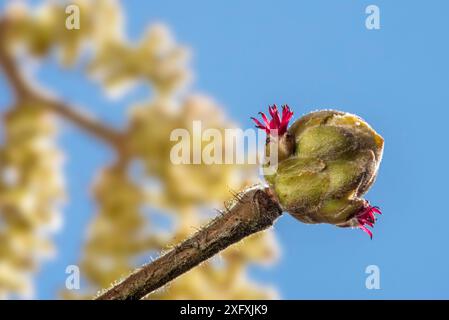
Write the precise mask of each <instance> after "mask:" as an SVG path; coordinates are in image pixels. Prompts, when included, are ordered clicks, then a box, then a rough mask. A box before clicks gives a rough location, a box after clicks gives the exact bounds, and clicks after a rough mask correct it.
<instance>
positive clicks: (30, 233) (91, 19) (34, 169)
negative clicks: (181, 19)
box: [0, 0, 278, 299]
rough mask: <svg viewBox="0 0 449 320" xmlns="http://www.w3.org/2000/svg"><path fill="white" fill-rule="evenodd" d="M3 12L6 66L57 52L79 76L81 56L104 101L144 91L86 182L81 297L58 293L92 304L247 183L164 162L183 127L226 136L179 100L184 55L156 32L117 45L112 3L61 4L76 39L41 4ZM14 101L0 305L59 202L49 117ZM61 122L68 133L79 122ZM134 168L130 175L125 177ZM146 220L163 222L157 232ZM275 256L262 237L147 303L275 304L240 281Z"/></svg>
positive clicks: (26, 286)
mask: <svg viewBox="0 0 449 320" xmlns="http://www.w3.org/2000/svg"><path fill="white" fill-rule="evenodd" d="M14 3H15V2H14ZM14 3H12V4H11V5H10V6H9V7H8V9H7V10H6V11H5V12H4V13H3V14H2V15H1V17H0V21H7V28H3V31H2V34H1V39H0V50H3V52H4V53H7V54H10V55H12V56H13V57H17V55H18V54H19V52H20V53H21V54H23V52H25V53H26V54H27V55H29V56H32V57H37V58H39V57H44V56H51V54H52V53H53V52H56V53H57V54H58V57H59V61H60V62H61V64H62V65H63V66H64V67H73V66H76V67H78V64H77V62H78V58H79V56H80V54H81V53H82V52H83V50H85V49H86V50H87V51H88V52H89V61H88V63H87V66H86V69H85V70H86V74H87V75H88V76H90V77H92V78H93V79H95V80H96V81H98V82H99V83H100V84H101V85H102V86H103V87H104V88H105V91H106V92H107V93H113V94H116V93H117V92H124V91H125V90H126V89H127V88H129V87H130V85H134V84H137V83H138V84H143V85H147V86H148V88H149V91H150V92H151V96H150V98H149V99H148V100H147V101H142V102H140V103H136V104H135V105H134V106H131V107H130V108H129V116H128V118H127V119H126V123H127V125H126V126H125V129H124V130H123V131H120V132H119V133H120V135H119V136H120V139H119V140H111V141H109V142H111V147H113V148H114V149H115V150H116V157H115V159H113V160H111V163H109V164H107V165H106V166H105V168H103V169H102V170H101V171H100V172H99V173H97V174H96V177H95V179H94V183H93V186H92V192H93V195H94V199H95V201H96V203H97V210H96V212H95V213H94V215H93V217H92V222H91V223H90V225H89V227H88V230H87V232H86V234H87V238H86V242H85V244H84V250H83V252H82V253H81V254H80V264H79V265H80V268H81V276H82V277H83V279H84V281H83V286H82V288H81V290H80V291H67V290H63V284H61V289H62V290H63V296H64V297H65V298H91V297H92V296H93V295H94V294H95V293H96V292H97V291H98V290H100V289H101V288H106V287H108V286H110V285H111V284H112V283H113V282H114V281H116V280H118V279H120V278H121V277H123V276H126V275H127V274H128V272H130V271H131V270H132V269H134V268H135V267H136V266H138V265H139V264H141V263H143V262H145V261H148V260H149V259H150V257H156V256H157V255H158V254H160V253H161V252H163V251H164V250H167V249H169V248H170V246H172V245H174V244H176V243H177V242H178V241H180V240H182V239H184V238H185V237H187V236H188V235H190V234H192V233H193V232H195V231H196V228H198V227H200V226H201V225H202V224H204V223H206V222H207V221H208V220H209V219H210V218H211V216H212V214H213V208H217V207H221V206H222V204H223V201H225V200H226V199H228V198H230V197H231V192H230V191H232V190H233V191H236V190H239V189H240V188H242V187H243V186H245V185H248V184H250V183H253V182H254V181H255V168H253V167H249V166H242V165H217V164H215V165H205V164H198V165H175V164H172V163H171V162H170V149H171V147H172V146H173V144H174V143H175V142H172V141H170V139H169V137H170V132H171V131H172V130H173V129H175V128H185V129H187V130H189V131H191V130H192V121H194V120H200V121H202V126H203V128H216V129H219V130H224V129H225V128H230V127H234V126H235V125H234V124H233V123H232V122H231V121H229V120H228V119H227V118H226V116H225V115H224V114H223V111H222V109H221V108H220V107H219V106H218V105H217V104H216V103H215V102H214V101H213V100H212V99H210V98H208V97H205V96H199V95H194V94H188V93H186V91H187V90H185V88H186V86H185V84H186V80H188V79H189V78H190V74H189V69H188V67H187V62H188V52H187V50H186V49H185V48H183V47H180V46H179V45H177V44H176V43H175V41H174V40H173V39H172V38H171V36H170V33H169V32H168V30H167V29H166V28H165V27H164V26H162V25H153V26H152V27H150V28H149V29H148V31H147V32H146V33H144V35H143V37H142V39H141V40H140V41H138V42H137V43H135V44H134V43H130V42H129V41H128V40H127V39H126V38H125V37H124V35H123V34H124V31H123V21H124V17H123V16H122V9H121V8H120V6H119V5H118V3H117V2H116V1H112V0H98V1H96V0H92V1H87V0H84V1H82V0H77V1H70V4H71V5H73V4H74V5H76V6H78V8H79V11H80V29H78V30H77V29H75V30H68V29H67V28H65V27H64V25H65V19H66V17H67V13H66V12H65V8H66V6H65V5H63V4H61V2H58V3H56V2H53V1H49V2H44V3H43V4H42V5H41V6H40V7H39V8H37V9H36V8H33V9H30V8H28V7H26V6H25V5H17V3H15V4H14ZM67 4H68V3H67ZM15 61H16V63H17V60H15ZM3 63H5V60H4V61H3ZM17 64H18V63H17ZM15 67H16V68H17V66H15ZM17 70H20V68H17ZM10 80H11V79H10ZM12 84H13V86H14V83H12ZM16 89H17V88H16ZM181 89H184V90H181ZM22 91H23V90H22ZM22 91H20V90H18V91H17V92H19V93H20V94H22V96H21V95H19V96H18V97H17V102H16V103H15V104H14V105H12V106H11V108H10V110H9V111H8V112H7V114H5V115H3V123H4V142H3V144H2V146H1V149H0V170H1V178H2V179H1V180H0V243H1V245H0V295H1V297H4V298H5V297H11V296H17V295H19V296H20V295H23V294H26V293H30V292H31V291H32V278H33V274H34V273H35V272H36V270H37V268H38V266H39V262H40V260H41V259H40V257H41V256H44V254H47V253H49V252H50V250H51V248H52V243H51V237H50V234H49V231H51V230H52V226H54V225H55V223H56V222H57V220H58V217H59V206H60V203H61V200H63V198H64V187H63V185H64V184H63V178H62V176H61V175H62V173H61V151H59V150H58V149H57V147H56V146H55V143H54V138H55V134H56V132H55V130H54V126H55V123H54V120H53V118H52V116H54V115H53V113H54V112H53V111H54V108H51V107H50V106H46V105H45V104H42V100H40V99H38V97H36V95H35V94H34V95H33V94H28V95H26V92H25V93H24V92H22ZM38 93H39V92H38ZM24 94H25V95H24ZM44 101H45V100H44ZM72 111H74V112H76V111H77V110H76V109H72ZM57 115H58V116H62V117H64V116H67V113H66V112H59V113H57ZM68 120H71V121H74V122H75V124H76V122H77V121H78V120H79V118H76V117H71V119H68ZM80 127H81V129H83V125H80ZM90 133H94V134H95V130H91V132H90ZM106 142H108V141H106ZM203 147H204V146H203ZM134 167H137V168H141V172H139V173H138V174H133V172H132V171H133V168H134ZM67 183H70V181H68V182H67ZM155 214H159V215H161V216H164V217H167V218H168V220H169V221H171V222H170V223H169V225H165V226H162V227H161V226H158V224H157V223H156V222H155V221H154V219H153V216H154V215H155ZM215 214H216V213H215ZM59 250H63V248H59ZM277 253H278V248H277V244H276V241H275V239H274V237H273V234H272V233H271V231H267V232H265V233H263V234H259V235H256V236H253V237H250V238H249V239H247V240H245V242H242V243H239V244H238V245H235V246H233V247H231V248H229V249H227V250H225V251H224V252H223V253H221V255H220V256H218V257H215V258H213V259H211V260H210V261H208V262H206V263H204V264H202V265H201V266H200V267H198V268H195V269H194V270H192V271H190V272H188V273H186V274H184V275H183V276H181V277H180V278H178V279H176V280H175V281H173V282H172V283H170V285H169V286H167V287H166V288H164V289H163V290H159V291H157V292H155V293H153V294H152V295H151V296H150V297H148V298H150V299H151V298H157V299H184V298H186V299H187V298H190V299H252V298H274V297H276V292H275V290H273V289H272V288H269V287H266V286H262V285H260V284H257V283H255V282H253V281H251V279H250V278H249V277H248V276H247V274H246V272H247V266H248V264H249V263H268V262H271V261H273V259H274V258H275V257H276V255H277ZM61 272H64V271H63V270H61Z"/></svg>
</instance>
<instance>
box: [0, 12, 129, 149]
mask: <svg viewBox="0 0 449 320" xmlns="http://www.w3.org/2000/svg"><path fill="white" fill-rule="evenodd" d="M8 26H9V21H8V20H7V19H6V18H5V17H2V18H0V67H2V69H3V72H4V74H5V76H6V78H7V79H8V82H9V83H10V85H11V87H12V89H13V91H14V93H15V96H16V99H18V100H22V101H24V100H28V101H33V102H35V103H36V104H42V105H44V106H45V107H47V108H49V109H50V110H51V111H53V112H54V113H56V114H58V115H59V116H61V117H62V118H64V119H66V120H69V121H71V122H72V123H74V124H76V125H77V126H79V127H80V128H82V129H84V130H85V131H87V132H88V133H90V134H92V135H94V136H96V137H98V138H100V139H102V140H104V141H106V142H108V143H109V144H111V145H113V146H115V147H118V148H120V149H123V148H124V147H125V146H126V144H125V143H123V141H124V139H123V134H122V133H120V132H117V131H116V130H114V129H113V128H110V127H108V126H105V125H104V124H102V123H101V122H100V121H97V120H95V119H94V118H92V117H90V116H88V115H86V114H84V113H80V112H79V111H77V110H76V109H75V108H73V107H71V106H69V105H67V104H65V103H64V102H62V101H58V100H56V99H53V98H50V97H47V96H45V95H44V94H42V93H40V92H39V91H38V90H36V89H35V88H34V87H33V86H32V85H31V83H30V82H29V81H28V80H27V79H26V77H25V76H24V73H23V72H22V71H21V70H20V69H19V68H18V66H17V63H16V61H15V59H14V58H13V56H12V55H11V53H10V51H9V50H8V48H7V43H6V42H7V37H6V33H7V29H8Z"/></svg>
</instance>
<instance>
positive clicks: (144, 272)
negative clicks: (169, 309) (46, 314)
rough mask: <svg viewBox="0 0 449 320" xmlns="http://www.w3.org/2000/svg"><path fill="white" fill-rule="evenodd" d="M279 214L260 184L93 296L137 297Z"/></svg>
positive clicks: (274, 203) (104, 297) (118, 298)
mask: <svg viewBox="0 0 449 320" xmlns="http://www.w3.org/2000/svg"><path fill="white" fill-rule="evenodd" d="M281 215H282V210H281V208H280V207H279V205H278V203H277V202H276V201H274V200H273V199H272V198H271V196H270V194H269V192H268V191H267V190H265V189H263V188H262V187H260V186H258V187H256V188H251V189H248V190H246V191H244V192H243V193H242V194H240V195H239V196H238V197H237V201H236V203H235V204H234V205H233V206H232V207H231V208H229V209H227V210H226V211H225V212H224V213H223V214H222V215H219V216H218V217H216V218H215V219H214V220H213V221H212V222H211V223H209V224H208V225H207V226H205V227H204V228H203V229H201V230H200V231H198V232H197V233H196V234H194V235H193V236H192V237H191V238H189V239H187V240H185V241H184V242H182V243H180V244H179V245H178V246H176V247H175V248H174V249H172V250H171V251H169V252H168V253H166V254H164V255H163V256H161V257H160V258H158V259H157V260H155V261H153V262H150V263H148V264H146V265H144V266H143V267H141V268H139V269H137V270H136V271H134V272H133V273H132V274H131V275H130V276H128V277H127V278H126V279H124V280H123V281H121V282H120V283H118V284H116V285H115V286H113V287H112V288H110V289H108V290H107V291H106V292H104V293H102V294H100V295H99V296H98V297H96V299H97V300H137V299H140V298H143V297H144V296H146V295H147V294H149V293H151V292H152V291H154V290H156V289H158V288H161V287H162V286H164V285H165V284H167V283H168V282H170V281H171V280H173V279H175V278H176V277H178V276H180V275H182V274H183V273H185V272H187V271H189V270H190V269H192V268H193V267H195V266H197V265H199V264H200V263H201V262H203V261H205V260H207V259H209V258H210V257H212V256H213V255H215V254H217V253H218V252H220V251H222V250H224V249H225V248H227V247H228V246H230V245H232V244H234V243H237V242H239V241H240V240H242V239H243V238H245V237H247V236H249V235H252V234H254V233H256V232H259V231H262V230H265V229H267V228H268V227H270V226H272V225H273V223H274V222H275V220H276V219H277V218H278V217H279V216H281Z"/></svg>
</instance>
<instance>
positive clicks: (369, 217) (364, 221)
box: [355, 203, 382, 239]
mask: <svg viewBox="0 0 449 320" xmlns="http://www.w3.org/2000/svg"><path fill="white" fill-rule="evenodd" d="M375 213H377V214H382V212H381V211H380V208H379V207H373V206H371V205H370V204H369V203H367V205H366V207H365V208H364V209H363V210H362V211H360V213H359V214H357V215H356V217H355V218H356V219H357V222H358V223H359V226H358V227H359V228H360V229H362V230H363V231H364V232H366V233H367V234H368V235H369V236H370V238H371V239H372V238H373V233H372V231H371V230H370V229H368V228H367V227H366V226H370V227H374V223H376V217H375V215H374V214H375Z"/></svg>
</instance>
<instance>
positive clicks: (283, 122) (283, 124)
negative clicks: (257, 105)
mask: <svg viewBox="0 0 449 320" xmlns="http://www.w3.org/2000/svg"><path fill="white" fill-rule="evenodd" d="M268 112H269V113H270V115H271V118H272V119H271V121H268V118H267V116H266V115H265V114H264V113H263V112H259V114H260V115H261V116H262V120H263V124H262V123H261V122H260V121H259V120H257V119H256V118H251V119H252V120H253V121H254V122H255V123H256V128H259V129H262V130H265V132H266V133H267V134H268V135H275V134H273V131H272V130H277V135H278V136H282V135H283V134H284V133H286V132H287V127H288V122H289V121H290V119H291V118H292V117H293V111H291V110H290V107H289V106H288V105H284V106H282V116H279V111H278V108H277V106H276V105H275V104H274V105H272V106H271V107H268Z"/></svg>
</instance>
